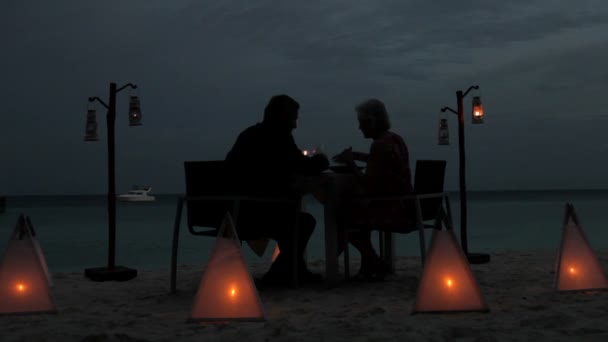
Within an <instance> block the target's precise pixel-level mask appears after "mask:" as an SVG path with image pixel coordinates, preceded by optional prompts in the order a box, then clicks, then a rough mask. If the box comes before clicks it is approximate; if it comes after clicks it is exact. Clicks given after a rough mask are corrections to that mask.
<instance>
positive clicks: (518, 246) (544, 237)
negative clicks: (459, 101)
mask: <svg viewBox="0 0 608 342" xmlns="http://www.w3.org/2000/svg"><path fill="white" fill-rule="evenodd" d="M450 197H451V204H452V211H453V218H454V224H455V230H456V234H457V236H458V237H460V231H459V222H460V221H459V210H460V207H459V200H458V193H453V194H451V196H450ZM566 202H571V203H572V204H574V207H575V209H576V212H577V214H578V216H579V219H580V221H581V225H582V227H583V229H584V230H585V232H586V234H587V237H588V238H589V240H590V242H591V244H592V246H593V247H594V248H606V247H608V220H607V219H606V216H605V214H606V212H605V210H606V204H607V203H608V190H606V191H603V190H602V191H525V192H522V191H513V192H500V191H498V192H469V193H468V220H469V223H468V242H469V251H470V252H505V251H526V250H538V249H544V250H547V249H548V250H555V249H556V248H557V246H558V243H559V239H560V234H561V228H562V221H563V216H564V204H565V203H566ZM176 203H177V195H157V200H156V201H155V202H150V203H126V202H118V207H117V246H116V262H117V264H118V265H124V266H129V267H133V268H137V269H155V270H161V269H167V270H168V269H169V263H170V255H171V240H172V231H173V222H174V219H175V211H176ZM305 204H306V210H307V211H308V212H310V213H311V214H313V215H314V216H315V217H316V219H317V228H316V230H315V232H314V234H313V237H312V239H311V241H310V243H309V248H308V250H307V255H308V258H309V260H315V259H322V258H323V257H324V242H323V207H322V205H321V204H319V203H318V202H317V201H315V200H314V199H313V198H312V197H310V198H306V199H305ZM21 213H24V214H26V215H29V216H30V218H31V220H32V223H33V225H34V228H35V229H36V232H37V234H38V239H39V241H40V244H41V246H42V249H43V251H44V254H45V256H46V258H47V262H48V264H49V268H50V269H51V271H52V272H72V271H76V272H78V271H82V270H84V269H85V268H88V267H98V266H105V265H106V262H107V245H108V243H107V234H108V228H107V227H108V223H107V208H106V199H105V197H104V196H63V197H58V196H33V197H9V198H7V208H6V212H4V213H0V250H2V252H3V251H4V249H5V246H6V242H7V241H8V238H9V235H10V233H11V232H12V230H13V229H14V227H15V223H16V221H17V218H18V216H19V214H21ZM427 236H429V237H430V230H427ZM376 240H377V239H376V238H375V236H374V241H376ZM427 241H428V240H427ZM213 242H214V239H212V238H209V237H200V236H192V235H190V234H189V233H188V231H187V228H186V225H185V215H184V219H183V220H182V228H181V235H180V248H179V256H178V262H179V263H180V264H194V265H196V264H200V265H204V264H205V263H206V261H207V258H208V257H209V255H210V251H211V248H212V246H213ZM243 246H244V251H245V257H246V259H247V260H248V262H256V261H263V259H261V258H259V257H257V256H256V255H255V254H253V252H252V251H251V250H250V249H249V247H247V246H246V245H245V244H244V245H243ZM269 246H270V247H274V246H273V245H272V244H271V245H269ZM396 246H397V248H396V253H397V255H404V256H412V255H414V256H415V255H419V250H418V237H417V233H412V234H406V235H403V234H397V238H396ZM271 254H272V248H268V250H267V251H266V255H265V256H264V257H263V258H265V259H266V260H270V257H271ZM353 255H355V256H357V254H356V253H354V254H353Z"/></svg>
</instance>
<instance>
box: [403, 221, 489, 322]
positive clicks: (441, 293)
mask: <svg viewBox="0 0 608 342" xmlns="http://www.w3.org/2000/svg"><path fill="white" fill-rule="evenodd" d="M459 311H482V312H487V311H489V308H488V306H487V304H486V302H485V300H484V299H483V295H482V294H481V290H480V288H479V285H478V284H477V281H476V280H475V278H474V277H473V272H471V268H470V267H469V263H468V261H467V258H466V256H465V255H464V253H463V252H462V250H461V248H460V245H459V244H458V242H457V241H456V237H455V236H454V233H453V231H452V230H451V229H445V230H439V229H433V236H432V237H431V245H430V247H429V252H428V255H427V258H426V262H425V263H424V268H423V270H422V277H421V279H420V284H419V285H418V293H417V295H416V303H415V304H414V311H413V313H434V312H459Z"/></svg>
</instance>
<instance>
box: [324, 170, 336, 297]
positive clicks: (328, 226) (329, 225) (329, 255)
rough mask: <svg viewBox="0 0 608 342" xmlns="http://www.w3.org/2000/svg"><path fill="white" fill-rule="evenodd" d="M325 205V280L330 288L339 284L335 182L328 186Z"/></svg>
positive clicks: (329, 183)
mask: <svg viewBox="0 0 608 342" xmlns="http://www.w3.org/2000/svg"><path fill="white" fill-rule="evenodd" d="M326 193H327V197H326V198H325V204H324V206H323V207H324V216H325V279H326V282H327V285H328V286H333V285H335V284H336V283H337V282H338V276H339V274H338V269H339V263H338V233H337V224H336V202H337V187H336V184H335V182H333V181H330V182H328V184H327V192H326Z"/></svg>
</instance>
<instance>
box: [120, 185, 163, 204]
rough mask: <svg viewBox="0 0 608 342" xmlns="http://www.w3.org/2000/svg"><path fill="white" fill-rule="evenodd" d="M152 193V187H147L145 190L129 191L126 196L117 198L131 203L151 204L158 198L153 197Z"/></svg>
mask: <svg viewBox="0 0 608 342" xmlns="http://www.w3.org/2000/svg"><path fill="white" fill-rule="evenodd" d="M150 191H152V188H151V187H147V188H144V189H135V188H134V189H133V190H129V192H127V193H126V194H122V195H118V196H117V198H118V200H119V201H129V202H151V201H154V200H155V199H156V198H155V197H154V196H151V195H150V194H149V193H150Z"/></svg>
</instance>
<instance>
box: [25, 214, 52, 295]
mask: <svg viewBox="0 0 608 342" xmlns="http://www.w3.org/2000/svg"><path fill="white" fill-rule="evenodd" d="M25 222H26V223H27V226H28V228H29V229H30V232H31V233H32V242H33V243H34V249H35V250H36V254H37V255H38V258H39V259H40V265H42V269H43V270H44V274H45V275H46V279H47V280H48V282H49V286H50V287H53V279H52V278H51V273H50V272H49V267H48V265H47V263H46V258H45V257H44V253H43V252H42V248H41V247H40V243H39V242H38V238H37V237H36V230H34V225H32V221H31V220H30V217H29V216H25Z"/></svg>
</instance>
